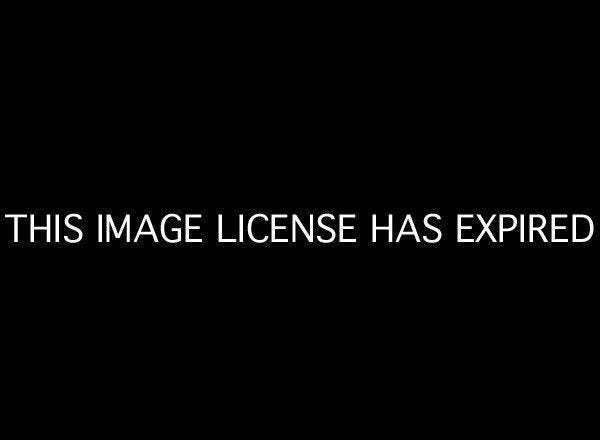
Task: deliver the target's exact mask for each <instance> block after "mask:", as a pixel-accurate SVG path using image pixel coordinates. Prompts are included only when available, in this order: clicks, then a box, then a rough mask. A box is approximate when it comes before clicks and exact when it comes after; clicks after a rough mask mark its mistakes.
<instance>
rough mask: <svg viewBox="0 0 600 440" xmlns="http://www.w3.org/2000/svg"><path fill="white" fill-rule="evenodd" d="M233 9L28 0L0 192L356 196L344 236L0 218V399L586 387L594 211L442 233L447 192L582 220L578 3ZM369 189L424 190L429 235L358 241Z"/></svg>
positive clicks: (391, 402)
mask: <svg viewBox="0 0 600 440" xmlns="http://www.w3.org/2000/svg"><path fill="white" fill-rule="evenodd" d="M52 12H57V11H52ZM153 12H157V11H153ZM163 12H164V11H163ZM247 12H248V14H247V13H246V12H240V11H239V10H237V9H236V11H233V10H232V11H228V12H227V13H225V14H224V15H223V14H221V15H216V14H215V13H214V12H212V11H211V12H207V11H204V12H195V13H193V14H190V15H188V14H186V13H184V12H183V11H180V12H177V13H175V15H173V16H171V15H170V14H169V15H167V14H166V13H165V15H164V16H163V14H162V12H161V14H159V15H160V18H156V16H155V15H152V17H150V16H147V15H146V13H145V12H144V13H141V12H140V11H137V12H136V13H133V14H127V15H126V14H125V13H124V12H122V13H119V14H114V16H112V15H111V16H110V17H107V18H102V19H100V18H99V17H100V15H97V14H100V12H97V13H96V12H95V13H94V14H92V15H85V19H83V18H82V16H78V18H77V19H75V18H74V19H66V22H65V23H63V22H62V21H57V20H50V19H48V16H46V17H45V16H44V14H43V13H41V14H40V16H36V17H35V19H34V18H33V15H36V14H34V13H33V12H32V11H30V12H28V14H26V15H25V16H23V17H24V19H25V20H24V21H19V23H18V24H16V25H15V26H14V29H10V30H8V31H7V39H6V44H5V52H4V55H3V66H4V67H3V70H4V72H3V73H4V74H5V79H4V80H3V85H4V87H3V96H4V99H3V110H4V111H3V124H2V125H3V133H4V136H3V137H4V142H3V156H4V158H3V160H2V173H1V176H2V177H1V179H2V201H1V202H2V205H1V206H2V213H3V214H4V213H5V212H31V213H42V212H43V213H67V212H79V213H83V214H86V215H87V216H89V215H92V214H94V213H96V212H105V211H107V210H110V211H113V212H124V211H131V212H151V213H153V214H155V215H158V214H160V213H163V212H169V211H175V212H179V213H186V212H190V213H202V214H204V215H205V216H206V217H208V218H210V217H211V216H214V215H215V214H216V213H217V212H222V211H229V212H237V211H239V210H243V211H246V212H252V211H256V212H288V213H292V212H294V213H319V212H325V211H328V212H334V213H335V212H356V213H359V215H361V243H360V244H359V245H348V246H342V245H338V246H331V247H326V248H323V247H321V248H317V247H291V246H285V245H283V246H275V245H273V246H268V247H262V248H252V247H244V248H234V249H232V248H227V249H225V248H218V247H216V246H214V245H210V244H207V245H206V246H199V247H175V248H164V247H158V248H154V247H152V246H138V247H129V248H128V247H126V246H124V247H117V248H115V247H111V248H102V247H98V246H95V245H94V244H93V243H88V244H83V245H81V246H76V247H63V246H54V247H53V246H39V247H35V248H31V247H27V246H23V247H20V246H10V245H9V243H8V242H7V240H4V242H3V245H2V254H3V257H5V258H3V263H2V264H3V270H2V273H3V278H4V282H3V284H4V285H5V286H6V287H5V288H3V289H2V291H3V295H2V301H3V303H4V304H3V307H2V311H3V314H4V315H5V319H3V324H4V327H5V331H4V338H3V339H4V341H5V347H6V348H5V355H6V356H5V358H6V362H5V365H7V366H8V367H9V370H10V373H9V374H8V375H7V376H6V382H7V384H8V385H9V386H10V388H11V389H13V388H14V389H15V393H14V394H11V396H14V397H11V404H10V408H11V412H12V413H13V414H15V415H20V416H23V414H31V410H32V409H34V408H35V409H38V410H40V411H39V412H40V413H41V414H45V415H46V417H47V418H45V419H44V420H47V421H46V422H44V423H49V424H52V425H57V426H63V423H67V424H71V423H73V420H74V419H77V420H78V421H83V422H88V423H86V425H87V426H88V427H89V426H99V427H107V426H109V425H112V422H113V421H123V420H128V421H131V420H133V421H134V425H136V426H138V427H148V426H150V427H152V428H153V429H158V426H157V425H160V426H163V427H165V428H166V429H167V430H168V431H171V430H174V429H176V428H180V427H181V426H183V425H184V424H183V422H184V421H191V422H192V423H193V424H201V426H198V427H200V428H202V427H203V426H204V425H203V423H205V420H207V419H208V420H210V421H212V422H213V423H214V422H216V423H217V424H218V425H219V426H221V427H222V429H225V430H230V429H239V428H242V429H251V428H255V427H256V428H261V429H266V428H269V429H273V428H274V427H275V426H276V425H278V424H279V423H281V422H283V423H282V424H283V426H284V427H285V428H286V429H287V430H286V431H282V432H288V431H290V430H291V431H295V430H298V429H306V430H308V432H314V431H313V430H312V429H313V428H312V427H313V426H315V422H317V423H318V422H323V421H328V422H330V423H329V426H330V428H329V429H331V430H332V431H331V432H337V430H340V429H344V428H350V429H357V430H358V429H359V428H363V429H365V430H366V431H365V432H372V431H373V430H375V429H383V428H384V427H386V426H387V425H388V424H389V423H391V424H392V426H395V427H396V428H399V427H400V428H401V427H403V426H407V427H408V425H404V424H403V423H405V422H401V421H402V420H407V419H408V420H410V421H412V422H413V423H416V424H418V425H420V426H421V427H422V428H423V429H426V430H431V429H440V428H441V429H455V428H460V429H465V428H467V427H469V428H471V429H473V428H474V427H475V425H477V424H478V423H481V422H483V425H484V426H485V427H486V428H487V429H488V430H490V429H491V430H497V429H507V430H509V432H512V431H510V430H511V429H512V428H511V427H512V426H514V423H515V422H522V421H525V420H528V421H532V420H533V421H534V423H532V424H531V426H532V428H533V429H540V427H548V426H551V427H553V428H556V429H557V428H558V426H557V425H559V424H560V425H561V426H563V427H566V428H568V429H573V424H572V423H573V419H572V418H571V416H572V415H573V414H576V415H577V417H578V418H579V420H580V421H581V420H583V419H584V418H585V417H586V414H588V411H589V409H586V408H587V405H586V403H585V402H586V396H589V395H590V394H591V393H592V390H593V389H595V388H594V385H593V381H592V375H591V372H592V371H593V369H594V366H595V365H596V364H595V363H594V362H592V359H593V356H592V355H593V348H594V347H593V341H594V339H595V338H596V336H597V327H598V326H597V322H596V320H595V314H596V310H597V304H596V301H595V299H594V297H593V295H594V293H595V290H597V289H596V287H595V284H594V283H593V281H595V279H594V269H595V266H596V262H597V253H596V247H597V238H595V239H594V242H593V243H590V244H587V245H560V244H559V245H552V246H544V245H541V246H522V245H521V246H518V245H515V244H508V245H506V246H486V245H482V246H460V245H458V244H456V243H455V242H454V241H455V240H454V238H455V236H454V225H453V218H454V216H455V215H456V214H457V213H460V212H477V213H487V214H490V213H512V214H518V213H530V212H531V213H545V214H549V213H585V214H588V215H592V216H593V217H594V218H595V220H596V221H597V212H598V211H597V208H596V207H595V205H596V203H595V200H596V199H595V195H594V193H593V188H594V187H595V186H596V184H595V180H596V179H595V178H594V177H595V174H594V161H593V159H592V154H593V152H592V147H593V146H594V145H596V144H597V135H596V133H595V130H594V128H595V121H596V118H597V108H596V107H595V102H596V101H597V85H596V84H595V82H594V81H593V78H595V77H597V69H596V68H595V66H594V65H593V54H594V52H593V49H594V47H593V46H592V44H591V43H592V40H591V39H589V38H590V36H589V35H588V33H591V32H592V29H591V28H589V27H588V26H587V25H586V24H585V23H584V22H583V21H582V19H581V18H580V17H575V18H569V17H567V16H566V15H565V16H563V17H561V19H560V20H559V21H556V19H553V20H550V19H549V18H543V17H542V16H541V15H540V14H539V13H536V14H532V15H527V17H526V18H524V17H525V13H524V11H521V13H520V14H516V15H514V16H513V15H510V14H509V16H506V15H504V14H500V11H496V12H494V13H487V12H483V11H481V13H480V15H477V13H476V12H475V11H469V14H466V11H445V12H441V11H427V12H425V13H420V14H416V13H414V12H412V11H404V12H397V11H395V12H393V13H392V12H385V11H380V12H376V13H374V14H371V13H369V14H367V13H366V11H353V12H354V14H351V15H347V14H346V13H344V14H338V13H332V14H328V15H327V17H326V18H325V14H324V11H321V13H319V14H308V16H307V15H306V14H303V13H301V11H295V12H293V13H284V12H283V11H281V12H280V13H276V12H275V11H272V10H270V11H269V13H268V14H267V13H266V12H265V11H262V12H261V11H255V10H253V11H247ZM305 12H306V11H305ZM338 12H339V11H338ZM446 12H448V13H449V12H453V13H454V15H446ZM538 12H539V11H538ZM69 13H70V14H73V13H74V12H73V11H70V12H69ZM250 13H253V14H251V15H249V14H250ZM75 14H76V13H75ZM278 14H280V15H278ZM470 14H474V15H470ZM184 16H185V18H184ZM69 17H70V15H69ZM102 17H104V15H102ZM257 17H259V18H260V19H259V18H257ZM517 17H518V18H517ZM63 18H65V16H64V15H63ZM375 212H376V213H380V214H387V213H395V214H405V213H413V214H423V213H428V212H438V213H440V214H441V215H443V217H444V219H445V220H446V221H447V225H448V227H447V228H445V229H444V233H445V238H444V241H443V243H441V244H440V245H438V246H420V247H417V246H413V245H411V244H410V243H407V244H406V245H401V246H394V247H377V248H376V247H374V246H371V245H369V244H368V238H369V234H368V229H367V228H366V225H368V223H364V221H365V220H368V218H369V215H370V214H371V213H375ZM363 229H366V232H365V231H363ZM3 233H5V231H3ZM4 237H6V235H4ZM54 411H56V412H58V413H61V414H63V416H62V417H54V416H52V414H53V412H54ZM36 413H38V412H36ZM40 417H41V416H40ZM173 417H174V418H173ZM40 420H41V419H40ZM92 423H93V424H92ZM578 425H579V423H578ZM48 426H50V425H48ZM133 429H139V428H135V427H134V428H133Z"/></svg>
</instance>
